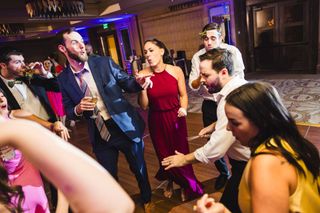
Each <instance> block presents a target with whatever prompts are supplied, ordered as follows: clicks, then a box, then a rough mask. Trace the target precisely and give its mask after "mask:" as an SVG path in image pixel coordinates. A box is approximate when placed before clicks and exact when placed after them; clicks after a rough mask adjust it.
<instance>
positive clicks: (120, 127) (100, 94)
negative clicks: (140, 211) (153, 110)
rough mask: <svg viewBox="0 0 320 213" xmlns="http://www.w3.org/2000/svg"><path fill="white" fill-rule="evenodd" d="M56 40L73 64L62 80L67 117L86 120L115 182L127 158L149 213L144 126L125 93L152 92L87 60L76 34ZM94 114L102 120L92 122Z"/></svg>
mask: <svg viewBox="0 0 320 213" xmlns="http://www.w3.org/2000/svg"><path fill="white" fill-rule="evenodd" d="M57 38H58V42H57V43H58V49H59V51H60V52H62V53H63V54H64V55H65V56H66V58H67V60H68V62H69V66H68V67H67V68H66V69H65V70H64V71H63V72H62V73H61V74H60V75H59V76H58V82H59V85H60V89H61V92H62V95H63V103H64V106H65V109H66V113H67V116H68V117H69V118H71V119H75V118H76V117H79V116H83V117H85V118H86V120H87V123H88V130H89V137H90V142H91V144H92V147H93V151H94V153H95V155H96V157H97V160H98V162H99V163H100V164H101V165H102V166H103V167H104V168H105V169H107V170H108V171H109V173H110V174H111V175H112V176H113V177H114V178H115V179H117V164H118V154H119V151H121V152H123V153H124V155H125V157H126V159H127V161H128V163H129V166H130V170H131V171H132V172H133V173H134V174H135V176H136V179H137V181H138V185H139V188H140V193H141V199H142V201H143V203H144V207H145V210H146V212H151V209H152V208H153V204H152V203H151V187H150V184H149V180H148V174H147V168H146V164H145V161H144V155H143V151H144V143H143V140H142V136H143V132H144V128H145V124H144V121H143V119H142V118H141V117H140V115H139V113H138V112H137V111H136V110H135V109H134V108H133V107H132V106H131V105H130V103H129V102H128V101H127V100H126V99H125V98H124V96H123V92H122V91H123V90H124V91H126V92H139V91H141V90H142V89H143V88H146V87H148V86H149V83H148V80H146V76H144V77H139V78H134V77H132V76H128V75H127V73H125V72H124V71H123V70H122V69H121V68H120V67H119V66H118V65H117V64H115V63H114V61H113V60H112V59H111V58H109V57H100V56H99V57H88V55H87V53H86V50H85V44H84V42H83V38H82V37H81V35H80V34H79V33H77V32H76V31H74V30H73V29H68V30H65V31H63V32H61V33H59V34H58V35H57ZM93 96H95V97H96V98H97V102H96V103H95V102H93V101H92V97H93ZM93 111H95V112H96V113H94V114H97V115H98V118H93V117H92V114H93ZM101 118H102V120H103V122H102V123H103V125H100V124H101V122H100V121H99V120H101ZM105 127H106V128H105ZM103 129H104V130H103ZM104 133H107V137H105V136H106V134H104Z"/></svg>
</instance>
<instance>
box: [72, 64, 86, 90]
mask: <svg viewBox="0 0 320 213" xmlns="http://www.w3.org/2000/svg"><path fill="white" fill-rule="evenodd" d="M86 72H89V71H88V70H87V69H83V70H82V71H80V72H78V73H75V74H74V75H75V76H76V77H77V78H78V79H79V82H80V84H79V87H80V89H81V91H82V92H83V94H86V93H87V89H88V84H87V82H86V81H85V80H84V78H83V74H84V73H86Z"/></svg>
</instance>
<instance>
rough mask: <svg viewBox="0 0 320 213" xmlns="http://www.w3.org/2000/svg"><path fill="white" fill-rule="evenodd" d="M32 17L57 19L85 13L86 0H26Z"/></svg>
mask: <svg viewBox="0 0 320 213" xmlns="http://www.w3.org/2000/svg"><path fill="white" fill-rule="evenodd" d="M25 5H26V10H27V13H28V15H29V17H30V18H42V19H56V18H67V17H74V16H79V15H80V14H83V13H84V0H25Z"/></svg>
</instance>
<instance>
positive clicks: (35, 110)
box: [0, 75, 49, 120]
mask: <svg viewBox="0 0 320 213" xmlns="http://www.w3.org/2000/svg"><path fill="white" fill-rule="evenodd" d="M0 77H1V79H2V80H3V82H4V83H5V84H6V86H7V87H8V89H9V90H10V92H11V94H12V95H13V97H14V98H15V100H16V101H17V103H18V104H19V106H20V108H21V109H23V110H25V111H28V112H30V113H32V114H34V115H36V116H38V117H40V118H42V119H44V120H48V119H49V115H48V113H47V111H46V109H45V108H44V106H43V105H42V104H41V102H40V99H39V97H38V96H36V95H35V94H33V92H32V91H31V90H30V88H29V87H28V86H27V85H26V84H25V83H24V82H22V81H21V83H19V84H17V83H16V84H14V85H13V87H10V86H9V82H10V81H13V80H14V79H12V80H8V79H6V78H4V77H2V76H1V75H0Z"/></svg>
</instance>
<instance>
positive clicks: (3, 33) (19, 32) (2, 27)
mask: <svg viewBox="0 0 320 213" xmlns="http://www.w3.org/2000/svg"><path fill="white" fill-rule="evenodd" d="M24 32H25V27H24V24H0V38H2V37H17V36H23V35H24Z"/></svg>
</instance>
